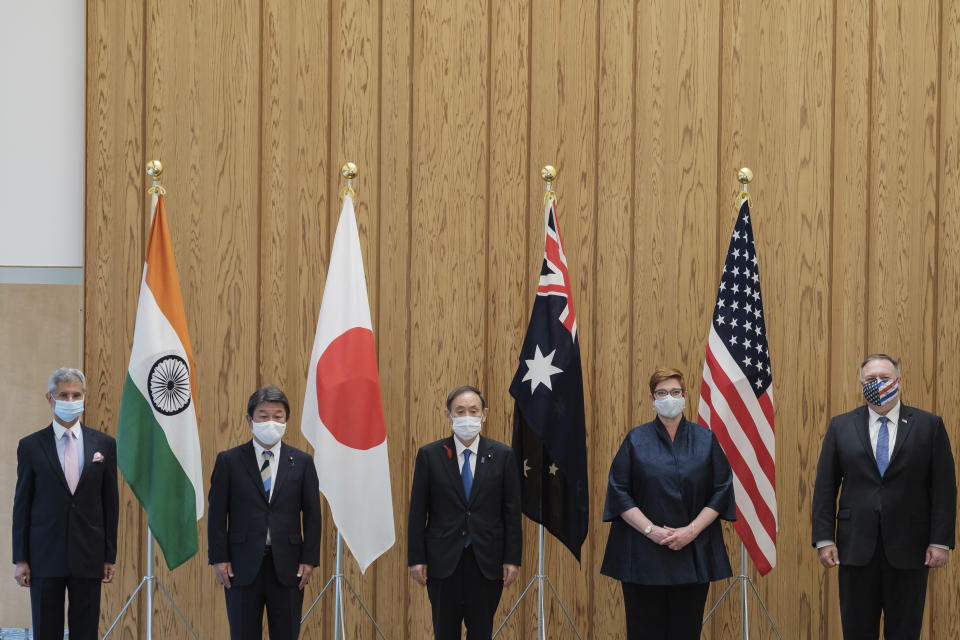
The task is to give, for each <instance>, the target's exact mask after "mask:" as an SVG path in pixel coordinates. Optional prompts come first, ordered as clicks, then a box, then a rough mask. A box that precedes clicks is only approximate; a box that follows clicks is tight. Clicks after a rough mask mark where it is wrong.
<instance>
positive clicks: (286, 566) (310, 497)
mask: <svg viewBox="0 0 960 640" xmlns="http://www.w3.org/2000/svg"><path fill="white" fill-rule="evenodd" d="M289 417H290V403H289V402H288V401H287V397H286V396H285V395H284V393H283V392H282V391H280V389H278V388H276V387H262V388H260V389H257V391H255V392H254V393H253V395H252V396H250V400H249V402H248V403H247V424H248V425H249V426H250V430H251V432H252V435H253V438H252V440H251V441H250V442H247V443H245V444H242V445H240V446H239V447H234V448H233V449H230V450H228V451H222V452H221V453H220V454H219V455H218V456H217V462H216V465H215V466H214V468H213V475H212V476H211V478H210V509H209V521H208V525H207V528H208V535H209V542H210V564H212V565H213V570H214V573H215V574H216V576H217V580H218V581H219V582H220V583H221V584H222V585H223V586H224V592H225V594H226V599H227V617H228V619H229V621H230V638H231V639H232V640H260V639H261V638H262V637H263V629H262V625H263V622H262V621H263V609H264V606H266V609H267V621H268V624H269V627H270V639H271V640H293V639H295V638H297V636H298V634H299V630H300V614H301V610H302V607H303V587H304V586H305V585H306V584H307V581H308V580H309V579H310V573H311V572H312V571H313V567H315V566H317V565H318V564H320V492H319V487H318V482H317V470H316V467H314V466H313V457H312V456H310V454H308V453H305V452H303V451H300V450H299V449H295V448H293V447H291V446H289V445H287V444H284V443H282V442H281V441H280V439H281V438H282V437H283V434H284V432H285V431H286V426H287V420H288V418H289ZM228 520H229V525H228V524H227V522H228ZM301 520H302V526H301Z"/></svg>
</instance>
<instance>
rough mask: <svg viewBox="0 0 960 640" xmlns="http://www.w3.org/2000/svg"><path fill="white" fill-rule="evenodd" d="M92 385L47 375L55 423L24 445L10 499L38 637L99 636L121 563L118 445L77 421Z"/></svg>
mask: <svg viewBox="0 0 960 640" xmlns="http://www.w3.org/2000/svg"><path fill="white" fill-rule="evenodd" d="M86 391H87V386H86V379H85V378H84V376H83V373H82V372H81V371H80V370H78V369H68V368H61V369H57V370H56V371H54V372H53V374H52V375H51V376H50V382H49V384H48V386H47V394H46V398H47V402H48V403H50V407H51V408H52V409H53V414H54V418H53V422H52V423H51V424H50V425H48V426H46V427H44V428H43V429H41V430H40V431H37V432H36V433H33V434H31V435H29V436H27V437H25V438H23V439H22V440H21V441H20V444H19V445H18V447H17V488H16V492H15V493H14V498H13V562H14V564H15V565H16V568H15V569H14V574H13V577H14V579H15V580H16V581H17V584H19V585H20V586H22V587H29V588H30V607H31V612H32V617H33V637H34V638H35V639H36V640H52V639H54V638H56V639H57V640H62V638H63V627H64V624H63V605H64V595H65V594H66V593H69V602H70V607H69V611H68V613H67V625H68V627H69V629H70V638H71V640H94V639H95V638H99V637H100V636H99V635H98V627H99V623H100V585H101V584H102V583H107V582H110V581H112V580H113V573H114V563H115V562H116V559H117V521H118V517H119V505H120V500H119V494H118V491H117V443H116V441H115V440H114V439H113V438H111V437H110V436H108V435H107V434H105V433H101V432H100V431H97V430H96V429H90V428H89V427H87V426H85V425H83V424H81V423H80V416H81V414H82V413H83V407H84V397H85V396H86Z"/></svg>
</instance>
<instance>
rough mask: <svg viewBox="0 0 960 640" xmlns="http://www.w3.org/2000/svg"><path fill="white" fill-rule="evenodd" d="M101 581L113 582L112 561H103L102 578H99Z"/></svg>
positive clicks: (105, 582)
mask: <svg viewBox="0 0 960 640" xmlns="http://www.w3.org/2000/svg"><path fill="white" fill-rule="evenodd" d="M101 582H103V583H104V584H107V583H108V582H113V563H112V562H104V563H103V580H101Z"/></svg>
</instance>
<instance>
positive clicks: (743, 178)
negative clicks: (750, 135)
mask: <svg viewBox="0 0 960 640" xmlns="http://www.w3.org/2000/svg"><path fill="white" fill-rule="evenodd" d="M737 180H738V181H739V182H740V184H741V185H742V187H741V189H740V193H738V194H737V197H736V200H735V208H736V209H737V211H739V210H740V207H741V206H742V205H743V201H744V200H746V201H747V202H749V201H750V193H749V192H748V191H747V185H748V184H750V182H752V181H753V171H752V170H751V169H750V168H749V167H743V168H741V169H740V170H739V171H738V172H737ZM738 584H739V585H740V638H741V640H750V616H749V612H748V610H747V585H750V588H751V589H753V593H754V595H756V596H757V601H758V602H759V603H760V606H761V607H762V608H763V613H764V614H766V616H767V621H768V622H769V623H770V627H771V628H772V629H773V632H774V633H775V634H776V636H777V638H778V639H779V638H780V631H779V630H778V629H777V625H776V624H774V622H773V618H771V617H770V612H769V611H768V610H767V605H765V604H764V603H763V598H761V597H760V592H759V591H757V587H756V586H755V585H754V584H753V580H752V579H751V578H750V576H748V575H747V547H746V545H744V544H743V542H742V541H741V542H740V575H738V576H737V577H735V578H734V579H733V582H731V583H730V586H728V587H727V589H726V590H725V591H724V592H723V595H721V596H720V599H719V600H717V602H716V603H715V604H714V605H713V607H712V608H711V609H710V612H709V613H707V615H706V616H705V617H704V619H703V624H704V625H706V624H707V620H709V619H710V617H711V616H712V615H713V612H714V611H716V610H717V607H719V606H720V603H721V602H723V600H724V598H726V597H727V595H728V594H729V593H730V591H731V590H732V589H733V587H735V586H736V585H738Z"/></svg>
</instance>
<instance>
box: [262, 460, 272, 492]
mask: <svg viewBox="0 0 960 640" xmlns="http://www.w3.org/2000/svg"><path fill="white" fill-rule="evenodd" d="M272 457H273V451H264V452H263V464H262V465H260V479H261V480H263V490H264V491H266V492H267V495H268V496H269V495H270V483H271V480H272V476H273V474H272V473H271V469H270V458H272Z"/></svg>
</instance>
